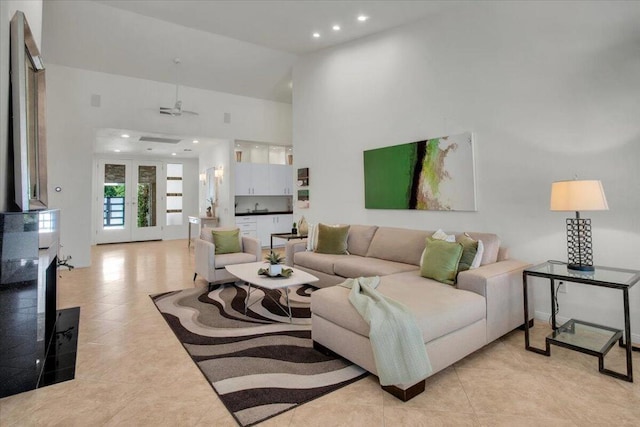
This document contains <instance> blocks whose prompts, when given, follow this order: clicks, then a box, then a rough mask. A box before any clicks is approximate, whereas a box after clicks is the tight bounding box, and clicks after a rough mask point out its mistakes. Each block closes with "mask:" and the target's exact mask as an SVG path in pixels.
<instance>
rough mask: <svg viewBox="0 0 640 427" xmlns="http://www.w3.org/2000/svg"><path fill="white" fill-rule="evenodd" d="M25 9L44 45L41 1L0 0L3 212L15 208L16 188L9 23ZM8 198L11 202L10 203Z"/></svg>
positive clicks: (0, 195) (0, 186)
mask: <svg viewBox="0 0 640 427" xmlns="http://www.w3.org/2000/svg"><path fill="white" fill-rule="evenodd" d="M17 10H19V11H22V12H23V13H24V14H25V16H26V18H27V22H28V23H29V28H30V29H31V33H32V34H33V37H34V38H35V40H36V43H37V44H38V47H39V48H41V47H42V43H41V39H42V0H30V1H28V0H23V1H17V0H15V1H14V0H3V1H0V211H5V210H7V209H10V208H12V205H13V188H9V183H8V181H9V179H8V176H7V175H8V174H9V173H10V171H12V170H13V169H12V168H11V167H9V161H10V160H9V158H8V154H9V145H12V144H13V141H10V140H9V134H8V132H9V124H10V123H9V120H10V118H9V56H10V51H9V33H10V22H11V18H13V15H14V14H15V12H16V11H17ZM9 201H10V202H11V203H9Z"/></svg>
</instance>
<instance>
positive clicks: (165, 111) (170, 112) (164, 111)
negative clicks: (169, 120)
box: [160, 107, 180, 116]
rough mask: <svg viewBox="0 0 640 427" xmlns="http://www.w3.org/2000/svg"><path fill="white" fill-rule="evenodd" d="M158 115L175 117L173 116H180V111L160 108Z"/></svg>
mask: <svg viewBox="0 0 640 427" xmlns="http://www.w3.org/2000/svg"><path fill="white" fill-rule="evenodd" d="M160 114H166V115H168V116H175V115H180V111H178V110H176V109H174V108H168V107H160Z"/></svg>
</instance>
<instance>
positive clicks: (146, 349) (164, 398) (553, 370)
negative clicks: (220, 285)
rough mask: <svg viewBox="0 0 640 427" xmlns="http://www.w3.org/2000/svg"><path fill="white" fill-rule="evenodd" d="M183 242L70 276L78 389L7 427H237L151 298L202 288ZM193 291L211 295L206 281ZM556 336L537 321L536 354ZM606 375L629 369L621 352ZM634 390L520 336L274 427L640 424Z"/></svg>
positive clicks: (22, 404) (335, 399) (14, 400)
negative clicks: (411, 390) (414, 384)
mask: <svg viewBox="0 0 640 427" xmlns="http://www.w3.org/2000/svg"><path fill="white" fill-rule="evenodd" d="M192 266H193V248H192V249H191V250H188V249H187V244H186V240H177V241H167V242H147V243H129V244H117V245H104V246H97V247H94V248H93V249H92V267H91V268H84V269H75V270H73V271H71V272H67V271H61V273H60V275H61V276H62V277H61V279H60V280H59V285H58V289H59V291H58V307H59V308H65V307H73V306H80V307H81V317H80V336H79V349H78V364H77V371H76V379H75V380H73V381H68V382H64V383H60V384H57V385H54V386H50V387H45V388H42V389H38V390H34V391H30V392H26V393H22V394H19V395H15V396H11V397H8V398H4V399H1V400H0V426H3V427H5V426H14V425H15V426H97V425H107V426H116V425H117V426H136V425H140V426H164V425H166V426H234V425H236V423H235V421H234V420H233V418H232V417H231V415H229V413H228V412H227V410H226V409H225V407H224V406H223V405H222V403H221V402H220V400H219V399H218V398H217V396H216V394H215V392H214V391H213V390H212V389H211V387H210V386H209V384H208V383H207V381H206V379H205V378H204V377H203V376H202V375H201V374H200V371H199V370H198V368H197V367H196V366H195V364H194V363H193V362H192V361H191V359H190V358H189V356H188V355H187V353H186V352H185V351H184V350H183V348H182V346H181V345H180V343H179V342H178V340H177V339H176V338H175V337H174V335H173V333H172V332H171V330H170V329H169V327H168V326H167V324H166V323H165V321H164V320H163V319H162V317H161V316H160V314H159V313H158V311H157V310H156V308H155V306H154V305H153V303H152V302H151V299H150V298H149V294H154V293H159V292H165V291H172V290H176V289H181V288H191V287H193V286H194V282H193V281H192V279H193V267H192ZM195 285H196V286H204V282H202V281H197V282H196V284H195ZM548 332H549V327H548V326H547V325H545V324H543V322H538V324H537V325H536V327H535V329H534V330H533V339H534V341H533V342H534V344H536V345H538V346H541V345H542V342H543V337H544V336H545V335H546V334H547V333H548ZM606 362H607V363H608V364H609V365H610V366H609V367H611V368H614V369H618V370H623V369H624V354H623V352H622V350H621V349H619V348H617V347H616V348H614V349H613V350H612V352H611V353H610V355H608V356H607V358H606ZM634 364H635V369H634V375H635V377H636V379H637V380H636V381H637V382H636V383H633V384H632V383H627V382H624V381H620V380H616V379H613V378H610V377H607V376H604V375H601V374H599V373H598V370H597V359H595V358H594V357H590V356H587V355H584V354H580V353H576V352H572V351H569V350H565V349H562V348H559V347H552V357H550V358H547V357H544V356H540V355H537V354H534V353H531V352H527V351H525V350H524V336H523V332H522V331H514V332H512V333H511V334H509V335H507V336H505V337H503V338H502V339H500V340H498V341H496V342H494V343H492V344H489V345H488V346H486V347H485V348H484V349H482V350H480V351H477V352H475V353H474V354H472V355H470V356H468V357H466V358H465V359H463V360H462V361H460V362H458V363H456V364H455V365H454V366H453V367H450V368H448V369H446V370H445V371H443V372H440V373H438V374H437V375H434V376H433V377H431V378H430V379H429V380H428V381H427V387H426V391H425V392H424V393H422V394H421V395H419V396H418V397H416V398H414V399H413V400H411V401H409V402H407V403H402V402H400V401H399V400H397V399H395V398H394V397H392V396H390V395H389V394H387V393H384V392H383V391H382V390H381V389H380V387H379V386H378V384H377V382H376V379H375V377H369V378H366V379H364V380H361V381H359V382H356V383H354V384H352V385H350V386H347V387H345V388H343V389H341V390H338V391H336V392H334V393H331V394H329V395H326V396H324V397H322V398H320V399H317V400H315V401H313V402H310V403H307V404H305V405H302V406H300V407H298V408H297V409H295V410H292V411H289V412H286V413H284V414H282V415H280V416H278V417H275V418H273V419H271V420H268V421H266V422H265V423H263V424H262V425H265V426H305V427H306V426H323V427H324V426H331V425H344V426H367V427H371V426H431V425H434V426H436V425H437V426H458V425H459V426H466V425H469V426H550V425H553V426H584V425H603V426H604V425H608V426H611V425H619V426H624V425H629V426H632V425H634V426H637V425H640V371H639V369H640V354H638V353H634Z"/></svg>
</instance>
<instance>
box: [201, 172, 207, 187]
mask: <svg viewBox="0 0 640 427" xmlns="http://www.w3.org/2000/svg"><path fill="white" fill-rule="evenodd" d="M200 182H201V183H202V185H207V174H206V173H205V172H203V173H201V174H200Z"/></svg>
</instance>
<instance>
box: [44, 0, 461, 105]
mask: <svg viewBox="0 0 640 427" xmlns="http://www.w3.org/2000/svg"><path fill="white" fill-rule="evenodd" d="M456 3H457V2H432V1H271V0H259V1H237V0H235V1H202V0H198V1H190V0H173V1H168V0H164V1H153V0H143V1H137V0H127V1H114V0H97V1H88V0H73V1H66V0H56V1H45V2H44V12H43V42H42V45H43V49H42V50H43V56H44V58H45V61H47V62H51V63H54V64H59V65H66V66H71V67H76V68H82V69H87V70H93V71H100V72H106V73H111V74H120V75H125V76H131V77H137V78H143V79H148V80H154V81H161V82H169V83H175V82H176V79H177V80H179V82H180V84H182V85H186V86H191V87H196V88H202V89H208V90H215V91H220V92H226V93H233V94H237V95H243V96H250V97H254V98H261V99H268V100H274V101H279V102H287V103H290V102H291V86H290V83H291V67H292V66H293V64H294V63H295V62H296V60H297V58H298V55H301V54H305V53H308V52H313V51H316V50H319V49H322V48H325V47H329V46H334V45H337V44H340V43H345V42H347V41H350V40H353V39H356V38H359V37H364V36H367V35H370V34H374V33H377V32H380V31H384V30H386V29H389V28H393V27H397V26H399V25H403V24H406V23H408V22H412V21H415V20H418V19H422V18H424V17H426V16H428V15H433V14H436V13H438V11H440V10H442V9H443V8H445V7H449V6H450V5H454V4H456ZM359 14H364V15H366V16H368V17H369V19H368V20H367V21H366V22H358V21H357V20H356V17H357V16H358V15H359ZM334 24H339V25H340V26H341V30H340V31H338V32H336V31H333V30H332V29H331V27H332V25H334ZM315 31H318V32H320V33H321V35H322V36H321V37H320V38H318V39H314V38H313V37H312V36H311V34H312V33H313V32H315ZM176 57H179V58H180V59H181V60H182V63H181V65H180V67H179V72H178V75H177V76H176V67H175V66H174V64H173V58H176Z"/></svg>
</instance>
